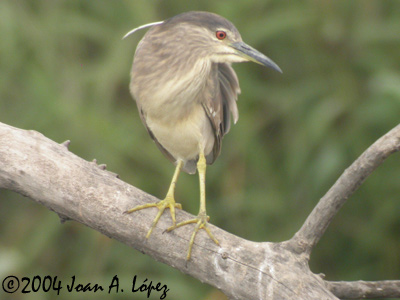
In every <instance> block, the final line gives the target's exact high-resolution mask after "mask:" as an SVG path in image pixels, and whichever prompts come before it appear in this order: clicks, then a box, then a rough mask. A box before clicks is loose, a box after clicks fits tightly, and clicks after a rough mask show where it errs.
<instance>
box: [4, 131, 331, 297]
mask: <svg viewBox="0 0 400 300" xmlns="http://www.w3.org/2000/svg"><path fill="white" fill-rule="evenodd" d="M133 171H134V170H133ZM0 188H6V189H10V190H13V191H16V192H18V193H20V194H22V195H25V196H27V197H29V198H31V199H32V200H34V201H36V202H38V203H40V204H42V205H44V206H46V207H48V208H49V209H50V210H52V211H55V212H56V213H57V214H58V215H59V216H61V218H62V220H68V219H70V220H75V221H77V222H80V223H82V224H85V225H86V226H89V227H91V228H93V229H95V230H97V231H99V232H101V233H103V234H105V235H107V236H109V237H110V238H114V239H116V240H118V241H120V242H122V243H124V244H126V245H128V246H131V247H133V248H135V249H137V250H139V251H141V252H143V253H146V254H148V255H150V256H151V257H153V258H154V259H156V260H158V261H161V262H164V263H166V264H168V265H170V266H172V267H174V268H176V269H179V270H180V271H182V272H183V273H186V274H189V275H191V276H193V277H195V278H197V279H199V280H200V281H202V282H205V283H208V284H210V285H212V286H215V287H217V288H218V289H220V290H221V291H222V292H224V293H225V294H226V295H228V296H229V297H230V299H245V300H251V299H271V300H274V299H296V300H313V299H315V300H320V299H326V300H333V299H337V298H336V297H334V295H333V294H332V293H330V292H329V291H328V290H327V289H326V287H325V285H324V282H323V280H322V279H321V278H320V277H319V276H317V275H314V274H313V273H311V271H310V270H309V268H308V264H307V261H305V260H304V259H302V257H301V256H298V255H296V254H294V253H293V252H292V251H291V250H290V249H289V248H287V245H286V244H284V243H254V242H251V241H247V240H244V239H242V238H239V237H236V236H234V235H232V234H229V233H228V232H225V231H223V230H221V229H219V228H217V227H215V226H212V225H210V229H211V230H212V232H213V233H214V234H215V236H217V237H218V241H219V242H220V244H221V247H218V246H217V245H215V244H214V243H213V242H210V240H209V238H208V236H207V234H206V233H205V232H200V233H199V234H198V235H197V236H196V240H195V244H194V246H193V251H192V258H191V260H190V261H189V262H187V261H186V254H187V247H188V244H189V238H190V236H191V233H192V232H191V230H193V229H192V228H190V226H184V227H181V228H178V229H176V230H174V231H173V232H170V233H164V231H165V229H166V228H168V227H169V226H170V225H171V219H170V216H169V214H164V215H163V216H161V219H160V221H159V223H158V224H157V227H156V228H155V230H154V232H153V233H152V235H151V236H150V238H149V239H148V240H146V239H145V235H146V233H147V230H148V228H149V227H150V225H151V222H152V220H153V218H154V215H155V213H156V212H155V211H154V210H152V209H146V210H142V211H140V212H137V213H134V214H130V215H127V214H124V213H123V212H124V211H126V210H127V209H129V208H132V207H134V206H136V205H140V204H144V203H146V202H154V201H156V200H157V199H155V198H154V197H152V196H151V195H148V194H146V193H144V192H142V191H140V190H138V189H137V188H135V187H133V186H131V185H129V184H127V183H125V182H123V181H122V180H120V179H118V178H116V177H115V175H113V174H111V173H109V172H107V171H103V170H101V169H100V168H99V167H98V166H97V165H96V164H95V163H92V162H87V161H85V160H83V159H81V158H79V157H77V156H76V155H74V154H73V153H71V152H69V151H68V149H67V148H66V147H65V146H64V145H60V144H57V143H55V142H53V141H51V140H49V139H47V138H46V137H44V136H43V135H42V134H40V133H38V132H35V131H25V130H20V129H17V128H13V127H11V126H7V125H4V124H1V123H0ZM176 214H177V215H176V217H177V220H178V221H182V220H185V219H191V218H193V216H191V215H190V214H188V213H186V212H185V211H182V210H178V211H177V212H176Z"/></svg>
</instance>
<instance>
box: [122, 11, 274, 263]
mask: <svg viewBox="0 0 400 300" xmlns="http://www.w3.org/2000/svg"><path fill="white" fill-rule="evenodd" d="M150 25H151V26H152V27H151V28H150V30H148V32H147V33H146V35H145V36H144V37H143V39H142V40H141V41H140V43H139V45H138V47H137V49H136V53H135V57H134V61H133V65H132V70H131V84H130V91H131V93H132V95H133V97H134V99H135V100H136V103H137V106H138V110H139V114H140V117H141V119H142V122H143V124H144V125H145V126H146V128H147V131H148V132H149V134H150V136H151V137H152V139H153V140H154V141H155V143H156V145H157V146H158V148H159V149H160V150H161V152H162V153H164V155H165V156H166V157H167V158H168V159H169V160H171V161H172V162H174V163H175V164H176V165H177V167H176V171H175V174H174V178H173V181H172V183H171V186H170V189H169V192H168V194H167V197H166V198H165V199H164V200H163V201H160V202H159V203H157V204H147V205H142V206H139V207H135V208H133V209H131V210H129V211H128V212H129V213H130V212H133V211H136V210H139V209H143V208H147V207H154V206H156V207H158V208H159V213H158V215H157V217H156V219H155V220H154V221H153V224H152V227H151V228H150V230H149V232H148V234H147V237H148V236H150V234H151V232H152V230H153V229H154V227H155V225H156V224H157V222H158V219H159V217H160V216H161V214H162V213H163V211H164V209H165V208H167V207H168V208H170V210H171V217H172V220H173V226H172V227H170V228H169V229H168V230H169V231H170V230H172V229H175V228H176V227H180V226H182V225H186V224H188V223H195V224H196V227H195V231H194V232H193V234H192V238H191V241H190V246H189V253H188V256H187V259H189V258H190V255H191V249H192V245H193V241H194V238H195V236H196V233H197V231H198V230H199V229H201V228H204V229H205V230H206V231H207V233H208V234H209V235H210V237H211V238H212V239H213V240H214V241H215V242H216V243H218V242H217V240H216V239H215V238H214V237H213V235H212V234H211V232H210V231H209V230H208V228H207V221H208V217H207V215H206V210H205V186H204V185H205V165H206V163H207V164H212V163H213V162H214V161H215V159H216V158H217V157H218V155H219V154H220V152H221V143H222V138H223V136H224V135H225V134H226V133H228V132H229V129H230V124H231V115H232V118H233V121H234V122H235V123H236V121H237V120H238V117H239V115H238V109H237V106H236V100H237V96H238V94H239V93H240V88H239V82H238V78H237V76H236V73H235V71H234V70H233V68H232V67H231V63H235V62H244V61H254V62H257V63H260V64H262V65H265V66H270V67H272V68H274V69H276V70H278V71H280V69H279V67H278V66H277V65H276V64H275V63H273V62H272V61H271V60H270V59H269V58H267V57H266V56H264V55H263V54H261V53H260V52H258V51H257V50H255V49H253V48H251V47H250V46H248V45H246V44H245V43H243V41H242V38H241V36H240V34H239V32H238V30H237V29H236V28H235V26H234V25H233V24H232V23H231V22H229V21H228V20H226V19H224V18H223V17H221V16H218V15H216V14H212V13H207V12H188V13H183V14H180V15H177V16H175V17H173V18H171V19H168V20H166V21H164V22H158V23H154V24H150ZM144 27H146V26H144ZM134 31H135V30H134ZM134 31H132V32H134ZM129 34H130V33H128V35H129ZM196 167H197V169H198V171H199V178H200V194H201V196H200V212H199V215H198V217H197V218H195V219H193V220H189V221H186V222H181V223H179V224H176V222H175V211H174V209H175V208H176V207H178V208H180V205H179V204H177V203H175V200H174V189H175V184H176V180H177V177H178V175H179V172H180V170H181V169H183V170H184V171H186V172H188V173H191V174H192V173H195V172H196Z"/></svg>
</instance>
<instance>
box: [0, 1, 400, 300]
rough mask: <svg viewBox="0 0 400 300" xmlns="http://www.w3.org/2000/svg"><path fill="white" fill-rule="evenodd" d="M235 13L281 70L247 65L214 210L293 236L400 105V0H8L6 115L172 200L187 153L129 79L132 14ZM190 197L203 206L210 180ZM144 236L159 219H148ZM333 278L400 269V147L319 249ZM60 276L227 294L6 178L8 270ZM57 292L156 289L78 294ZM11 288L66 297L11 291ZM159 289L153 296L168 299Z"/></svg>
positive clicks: (248, 37)
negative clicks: (176, 163) (156, 124)
mask: <svg viewBox="0 0 400 300" xmlns="http://www.w3.org/2000/svg"><path fill="white" fill-rule="evenodd" d="M189 10H207V11H212V12H215V13H218V14H220V15H223V16H225V17H226V18H228V19H229V20H231V21H232V22H233V23H235V25H236V27H237V28H238V29H239V31H240V32H241V34H242V37H243V39H244V40H245V41H246V42H247V43H249V44H250V45H252V46H253V47H255V48H257V49H259V50H260V51H262V52H264V53H265V54H267V55H268V56H269V57H271V58H272V59H273V60H274V61H275V62H277V63H278V64H279V66H280V67H281V68H282V70H283V72H284V73H283V75H281V74H279V73H277V72H274V71H272V70H270V69H267V68H262V67H261V66H258V65H255V64H250V63H249V64H240V65H239V64H238V65H235V70H236V71H237V73H238V76H239V79H240V83H241V88H242V95H241V96H240V98H239V103H238V105H239V110H240V118H239V122H238V124H237V125H235V126H233V127H232V129H231V132H230V133H229V134H228V135H227V136H226V137H225V139H224V145H223V149H222V154H221V156H220V157H219V159H218V160H217V161H216V163H215V164H214V165H213V166H211V167H210V168H209V169H208V173H207V176H208V177H207V192H208V197H207V198H208V203H207V208H208V213H209V215H210V216H211V221H212V223H213V224H215V225H217V226H219V227H221V228H223V229H225V230H227V231H229V232H231V233H233V234H236V235H239V236H241V237H244V238H246V239H250V240H254V241H266V240H268V241H282V240H285V239H288V238H290V237H291V236H292V235H293V234H294V233H295V232H296V230H298V229H299V227H300V226H301V224H302V223H303V222H304V220H305V218H306V217H307V215H308V214H309V213H310V211H311V210H312V208H313V207H314V206H315V205H316V203H317V201H318V199H319V198H320V197H321V196H323V194H324V193H325V192H326V191H327V190H328V188H329V187H330V186H331V185H332V184H333V183H334V182H335V180H336V179H337V178H338V176H339V175H340V174H341V173H342V172H343V170H344V169H345V168H346V167H348V166H349V165H350V164H351V163H352V162H353V161H354V160H355V159H356V158H357V157H358V156H359V155H360V154H361V153H362V152H363V151H364V150H365V149H366V148H367V147H368V146H369V145H370V144H372V143H373V142H374V141H375V140H376V139H377V138H379V137H380V136H381V135H383V134H384V133H386V132H387V131H389V130H390V129H391V128H393V127H394V126H395V125H397V124H398V123H399V119H400V2H399V1H389V0H385V1H383V0H359V1H353V0H307V1H306V0H305V1H298V0H296V1H294V0H293V1H282V0H263V1H260V0H246V1H244V0H243V1H227V0H226V1H221V0H207V1H190V2H189V1H187V0H171V1H155V0H146V1H144V0H143V1H142V0H140V1H139V0H138V1H136V0H135V1H134V0H131V1H128V0H125V1H122V0H120V1H111V0H97V1H88V0H79V1H78V0H71V1H67V0H35V1H28V0H26V1H22V0H2V1H0V121H1V122H3V123H7V124H9V125H12V126H16V127H20V128H25V129H34V130H37V131H39V132H41V133H43V134H44V135H46V136H47V137H49V138H51V139H53V140H55V141H57V142H63V141H65V140H67V139H69V140H71V146H70V150H71V151H72V152H74V153H75V154H77V155H79V156H81V157H83V158H85V159H87V160H92V159H93V158H96V159H97V160H98V162H99V163H106V164H107V166H108V169H109V170H111V171H113V172H116V173H118V174H120V177H121V178H122V180H124V181H126V182H128V183H130V184H132V185H135V186H137V187H139V188H141V189H143V190H145V191H147V192H149V193H151V194H153V195H156V196H158V197H160V198H162V197H163V196H164V194H165V192H166V189H167V186H168V185H169V182H170V178H171V176H172V173H173V166H172V164H170V163H169V162H168V161H167V160H166V159H165V158H164V157H163V156H162V154H161V153H160V152H159V151H158V150H157V148H156V147H155V145H154V144H153V143H152V142H151V139H150V138H149V137H148V135H147V132H146V130H145V129H144V127H143V125H142V124H141V122H140V119H139V116H138V113H137V110H136V106H135V104H134V102H133V101H132V99H131V96H130V95H129V91H128V84H129V71H130V67H131V62H132V57H133V54H134V51H135V47H136V45H137V43H138V41H139V40H140V38H141V36H142V35H143V32H140V33H137V34H135V35H134V36H133V37H131V38H129V39H128V40H121V37H122V36H123V35H124V34H125V33H126V32H127V31H129V30H130V29H131V28H133V27H136V26H139V25H142V24H145V23H149V22H154V21H158V20H163V19H166V18H168V17H171V16H173V15H176V14H178V13H180V12H183V11H189ZM176 197H177V199H178V200H179V202H181V203H182V204H183V207H184V209H185V210H188V211H189V212H191V213H193V214H196V213H197V211H198V180H197V178H196V177H195V176H189V175H183V176H181V178H180V180H179V182H178V186H177V195H176ZM143 235H145V233H144V232H143ZM311 266H312V270H313V271H314V272H316V273H320V272H322V273H325V274H326V278H327V279H329V280H358V279H364V280H379V279H399V277H400V157H399V155H398V154H397V155H395V156H393V157H390V158H389V159H388V160H387V161H386V162H385V163H384V165H382V166H381V167H380V168H379V169H378V170H377V171H376V172H375V173H374V174H373V175H372V176H371V177H370V178H368V180H367V181H366V182H365V184H364V185H363V186H362V187H361V188H360V189H359V190H358V191H357V192H356V193H355V195H354V196H352V197H351V198H350V199H349V201H348V203H347V204H346V205H345V206H344V208H343V209H342V210H341V211H340V213H339V214H338V216H336V218H335V219H334V221H333V223H332V225H331V226H330V227H329V229H328V231H327V233H326V234H325V236H324V237H323V239H322V240H321V242H320V243H319V244H318V245H317V247H316V249H315V250H314V252H313V254H312V257H311ZM10 274H16V275H18V276H34V275H36V274H40V275H47V274H50V275H54V276H55V275H56V276H58V278H60V279H62V280H64V281H67V280H68V279H70V277H71V276H73V275H76V277H77V278H78V280H79V281H80V282H92V283H99V284H104V285H105V286H107V285H108V284H109V283H110V281H111V278H112V277H113V276H114V275H115V274H117V275H118V277H119V278H120V279H121V285H125V286H129V284H130V281H131V280H132V278H133V276H134V275H138V282H142V281H143V280H144V279H145V278H148V279H149V281H150V280H153V282H158V281H160V282H162V284H167V285H168V288H169V289H170V291H169V292H168V297H167V299H177V300H180V299H224V298H223V297H222V296H221V295H220V294H218V293H217V292H216V291H215V290H213V289H212V288H211V287H209V286H207V285H204V284H201V283H199V282H197V281H196V280H194V279H192V278H190V277H188V276H186V275H183V274H182V273H180V272H179V271H177V270H175V269H173V268H171V267H169V266H165V265H163V264H160V263H157V262H155V261H153V260H152V259H151V258H149V257H147V256H145V255H142V254H141V253H139V252H137V251H136V250H134V249H131V248H128V247H127V246H125V245H122V244H120V243H119V242H116V241H114V240H110V239H109V238H107V237H105V236H102V235H101V234H100V233H98V232H94V231H93V230H91V229H89V228H86V227H84V226H83V225H81V224H78V223H74V222H67V223H66V224H64V225H61V224H60V222H59V220H58V217H57V215H56V214H55V213H53V212H50V211H48V210H47V209H45V208H43V207H41V206H40V205H38V204H36V203H34V202H32V201H30V200H28V199H26V198H24V197H22V196H20V195H17V194H15V193H12V192H9V191H5V190H1V191H0V275H1V276H0V277H1V278H2V279H3V278H4V277H5V276H6V275H10ZM64 292H65V289H64V291H62V292H61V294H62V295H63V296H60V297H59V298H58V299H82V297H84V298H85V299H110V298H115V299H127V298H128V295H129V298H130V299H133V298H134V299H147V297H146V294H145V293H143V294H138V293H136V294H130V293H124V294H115V293H114V294H112V295H106V294H104V295H103V294H98V293H97V294H91V293H86V294H84V295H82V294H79V293H72V294H68V293H64ZM1 293H2V292H0V298H1V299H54V298H55V297H56V296H55V295H54V294H53V293H48V294H43V293H39V294H32V293H31V294H26V295H22V294H13V295H4V294H1ZM159 297H160V294H157V293H155V292H153V293H152V295H151V297H150V299H159Z"/></svg>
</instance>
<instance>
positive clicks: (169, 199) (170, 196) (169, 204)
mask: <svg viewBox="0 0 400 300" xmlns="http://www.w3.org/2000/svg"><path fill="white" fill-rule="evenodd" d="M182 166H183V162H182V161H181V160H180V161H178V163H177V165H176V168H175V173H174V176H173V177H172V181H171V185H170V186H169V189H168V193H167V196H166V197H165V199H164V200H161V201H159V202H157V203H148V204H143V205H139V206H136V207H134V208H132V209H130V210H127V211H126V212H125V213H126V214H130V213H133V212H134V211H138V210H141V209H144V208H149V207H157V208H158V214H157V216H156V217H155V218H154V221H153V223H152V224H151V227H150V229H149V231H148V232H147V234H146V239H147V238H149V236H150V235H151V233H152V232H153V229H154V228H155V227H156V225H157V223H158V220H160V217H161V215H162V214H163V212H164V210H165V209H166V208H169V210H170V213H171V219H172V224H173V226H175V224H176V218H175V208H179V209H182V206H181V205H180V204H179V203H176V202H175V197H174V194H175V186H176V182H177V180H178V176H179V173H180V171H181V169H182Z"/></svg>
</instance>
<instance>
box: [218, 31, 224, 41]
mask: <svg viewBox="0 0 400 300" xmlns="http://www.w3.org/2000/svg"><path fill="white" fill-rule="evenodd" d="M216 36H217V39H219V40H223V39H224V38H226V32H225V31H217V32H216Z"/></svg>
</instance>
